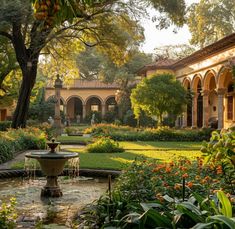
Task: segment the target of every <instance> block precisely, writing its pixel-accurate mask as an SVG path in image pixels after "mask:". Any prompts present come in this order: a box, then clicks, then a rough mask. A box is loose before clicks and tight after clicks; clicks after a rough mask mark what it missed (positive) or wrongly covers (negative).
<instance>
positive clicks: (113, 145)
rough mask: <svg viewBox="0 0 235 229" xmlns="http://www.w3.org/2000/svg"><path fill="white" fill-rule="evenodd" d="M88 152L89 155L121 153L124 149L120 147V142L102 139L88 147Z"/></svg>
mask: <svg viewBox="0 0 235 229" xmlns="http://www.w3.org/2000/svg"><path fill="white" fill-rule="evenodd" d="M87 151H88V152H89V153H121V152H123V151H124V149H123V148H122V147H120V146H119V143H118V142H115V141H114V140H112V139H110V138H107V137H102V138H99V139H97V140H96V141H95V142H94V143H92V144H90V145H88V147H87Z"/></svg>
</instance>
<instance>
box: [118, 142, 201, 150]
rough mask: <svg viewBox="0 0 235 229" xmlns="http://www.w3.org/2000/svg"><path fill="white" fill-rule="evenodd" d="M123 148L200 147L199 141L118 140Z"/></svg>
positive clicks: (191, 148)
mask: <svg viewBox="0 0 235 229" xmlns="http://www.w3.org/2000/svg"><path fill="white" fill-rule="evenodd" d="M119 144H120V146H122V147H124V149H136V150H142V149H148V150H149V149H165V150H166V149H190V150H193V149H200V148H201V142H156V141H155V142H141V141H139V142H119Z"/></svg>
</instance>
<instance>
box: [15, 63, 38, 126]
mask: <svg viewBox="0 0 235 229" xmlns="http://www.w3.org/2000/svg"><path fill="white" fill-rule="evenodd" d="M22 74H23V80H22V84H21V88H20V92H19V98H18V101H17V106H16V109H15V112H14V116H13V121H12V128H15V129H16V128H25V127H26V120H27V115H28V111H29V104H30V96H31V92H32V89H33V87H34V84H35V80H36V75H37V61H36V63H34V65H33V66H32V67H30V68H28V69H23V70H22Z"/></svg>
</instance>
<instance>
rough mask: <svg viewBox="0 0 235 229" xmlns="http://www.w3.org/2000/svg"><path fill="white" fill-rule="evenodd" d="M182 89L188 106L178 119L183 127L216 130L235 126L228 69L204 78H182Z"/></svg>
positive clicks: (209, 73) (230, 74)
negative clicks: (185, 94) (186, 93)
mask: <svg viewBox="0 0 235 229" xmlns="http://www.w3.org/2000/svg"><path fill="white" fill-rule="evenodd" d="M182 85H183V86H184V88H185V89H187V90H188V92H189V93H188V94H189V102H188V105H187V109H186V112H185V113H184V114H183V116H182V117H181V118H182V119H181V120H182V121H181V126H182V127H187V126H188V127H193V128H201V127H204V128H208V127H214V128H218V129H222V128H224V127H225V128H228V127H229V126H231V125H233V123H234V122H235V115H234V114H235V105H234V104H235V103H234V99H235V92H234V87H233V85H234V79H233V76H232V71H231V68H229V67H225V66H222V67H221V68H220V69H218V70H217V71H216V70H215V69H210V70H208V71H206V72H205V73H204V74H202V73H197V74H194V75H191V76H190V77H189V76H185V77H184V78H183V80H182Z"/></svg>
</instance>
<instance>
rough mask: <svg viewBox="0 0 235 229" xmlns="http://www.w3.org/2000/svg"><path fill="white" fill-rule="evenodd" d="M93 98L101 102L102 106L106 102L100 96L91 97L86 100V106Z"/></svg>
mask: <svg viewBox="0 0 235 229" xmlns="http://www.w3.org/2000/svg"><path fill="white" fill-rule="evenodd" d="M91 98H97V99H99V100H100V102H101V104H102V105H103V104H104V100H103V99H102V98H101V97H100V96H98V95H90V96H89V97H87V98H86V100H85V103H84V105H86V104H87V102H88V100H89V99H91Z"/></svg>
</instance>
